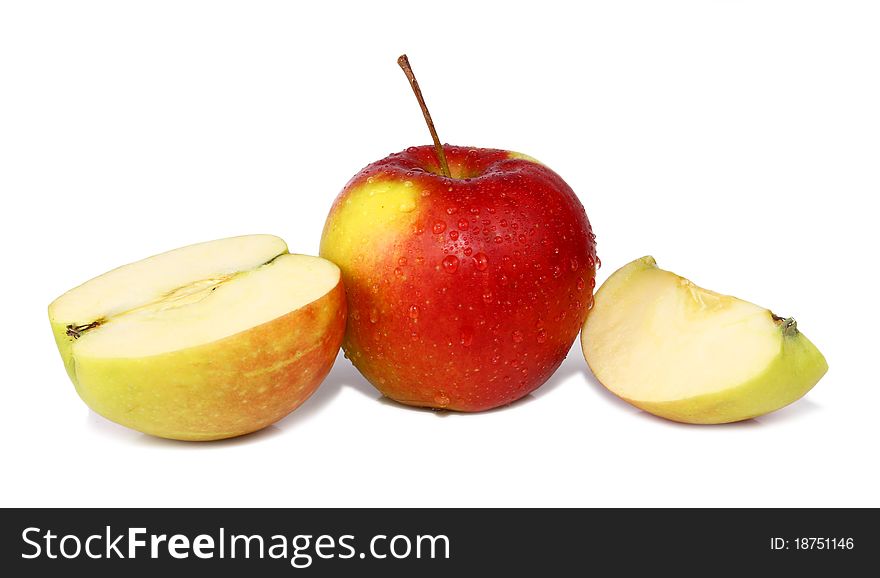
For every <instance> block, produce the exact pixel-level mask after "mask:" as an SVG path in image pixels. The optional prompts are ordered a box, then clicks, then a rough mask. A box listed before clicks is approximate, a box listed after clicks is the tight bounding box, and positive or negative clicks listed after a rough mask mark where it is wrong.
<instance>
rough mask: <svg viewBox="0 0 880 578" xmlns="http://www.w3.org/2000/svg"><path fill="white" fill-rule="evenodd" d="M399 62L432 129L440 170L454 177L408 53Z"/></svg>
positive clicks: (444, 174)
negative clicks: (407, 55) (410, 63)
mask: <svg viewBox="0 0 880 578" xmlns="http://www.w3.org/2000/svg"><path fill="white" fill-rule="evenodd" d="M397 64H399V65H400V68H401V69H403V73H404V74H405V75H406V79H407V80H409V85H410V86H411V87H412V90H413V93H414V94H415V95H416V100H418V101H419V107H421V109H422V115H423V116H424V117H425V122H426V123H428V130H429V131H431V138H432V139H434V150H435V151H436V152H437V159H438V160H439V161H440V171H441V172H442V173H443V176H444V177H450V178H451V177H452V173H450V172H449V164H447V162H446V153H445V152H444V151H443V145H441V144H440V138H439V137H438V136H437V129H436V128H434V121H432V120H431V113H430V112H428V105H426V104H425V98H424V97H423V96H422V89H421V88H419V81H418V80H416V75H415V74H414V73H413V70H412V66H410V65H409V58H407V57H406V54H401V55H400V57H399V58H398V59H397Z"/></svg>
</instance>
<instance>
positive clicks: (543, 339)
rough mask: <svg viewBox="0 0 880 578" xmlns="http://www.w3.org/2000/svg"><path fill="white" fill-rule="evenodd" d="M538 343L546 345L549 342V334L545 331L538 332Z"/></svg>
mask: <svg viewBox="0 0 880 578" xmlns="http://www.w3.org/2000/svg"><path fill="white" fill-rule="evenodd" d="M537 339H538V343H545V342H546V341H547V332H546V331H544V330H543V329H541V330H539V331H538V337H537Z"/></svg>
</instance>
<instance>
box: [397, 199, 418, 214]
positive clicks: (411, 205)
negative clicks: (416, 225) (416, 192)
mask: <svg viewBox="0 0 880 578" xmlns="http://www.w3.org/2000/svg"><path fill="white" fill-rule="evenodd" d="M415 208H416V202H415V201H414V200H412V199H407V200H405V201H403V202H402V203H400V205H399V206H398V207H397V209H398V210H399V211H400V212H401V213H411V212H413V211H414V210H415Z"/></svg>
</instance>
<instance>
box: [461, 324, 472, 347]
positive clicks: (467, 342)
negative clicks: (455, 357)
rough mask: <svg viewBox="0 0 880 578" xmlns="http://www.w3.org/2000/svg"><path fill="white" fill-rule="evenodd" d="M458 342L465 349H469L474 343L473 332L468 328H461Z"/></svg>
mask: <svg viewBox="0 0 880 578" xmlns="http://www.w3.org/2000/svg"><path fill="white" fill-rule="evenodd" d="M459 340H460V343H461V344H462V345H464V346H465V347H470V346H471V344H472V343H473V342H474V330H473V329H471V328H470V327H462V329H461V335H459Z"/></svg>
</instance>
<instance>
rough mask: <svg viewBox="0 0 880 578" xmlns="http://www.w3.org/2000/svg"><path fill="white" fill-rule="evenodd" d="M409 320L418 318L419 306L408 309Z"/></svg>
mask: <svg viewBox="0 0 880 578" xmlns="http://www.w3.org/2000/svg"><path fill="white" fill-rule="evenodd" d="M409 318H410V319H418V318H419V306H418V305H411V306H410V308H409Z"/></svg>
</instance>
